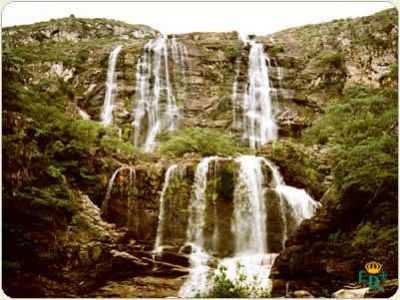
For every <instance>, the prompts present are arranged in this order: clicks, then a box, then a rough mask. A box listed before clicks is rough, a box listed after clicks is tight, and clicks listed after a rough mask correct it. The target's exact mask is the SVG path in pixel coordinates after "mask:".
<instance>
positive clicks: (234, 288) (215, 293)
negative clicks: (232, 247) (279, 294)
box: [206, 264, 271, 298]
mask: <svg viewBox="0 0 400 300" xmlns="http://www.w3.org/2000/svg"><path fill="white" fill-rule="evenodd" d="M242 268H243V267H242V266H241V265H240V264H238V265H237V273H236V278H235V279H234V280H231V279H229V278H228V275H227V273H226V271H227V269H226V267H224V266H220V267H219V269H218V270H217V272H216V274H215V275H214V277H213V287H212V289H211V291H210V292H209V294H208V295H207V296H206V298H269V297H270V296H271V295H270V293H269V290H267V289H265V288H262V287H260V286H259V284H258V282H257V278H254V283H253V284H249V283H247V282H246V281H247V276H246V275H245V274H244V273H243V269H242Z"/></svg>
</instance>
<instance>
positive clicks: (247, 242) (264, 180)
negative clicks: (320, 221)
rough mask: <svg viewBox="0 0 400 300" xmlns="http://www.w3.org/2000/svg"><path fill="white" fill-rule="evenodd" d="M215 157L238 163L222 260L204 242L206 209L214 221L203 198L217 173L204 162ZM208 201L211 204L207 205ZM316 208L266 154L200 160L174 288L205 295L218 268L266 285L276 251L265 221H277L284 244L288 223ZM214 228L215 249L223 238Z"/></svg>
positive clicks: (187, 294) (181, 293)
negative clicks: (228, 248)
mask: <svg viewBox="0 0 400 300" xmlns="http://www.w3.org/2000/svg"><path fill="white" fill-rule="evenodd" d="M219 160H230V161H234V162H235V164H237V166H238V171H237V175H236V177H235V178H236V179H235V187H234V191H233V212H232V223H231V232H232V234H233V237H234V251H233V253H232V255H231V256H223V257H222V258H217V257H215V256H214V255H213V253H215V250H216V249H209V248H210V246H209V244H208V243H205V227H206V226H208V224H206V213H207V212H209V213H212V214H213V218H214V219H216V218H218V214H217V211H216V210H217V206H216V205H215V203H211V204H210V201H208V202H207V197H206V195H207V181H208V178H207V177H208V176H216V175H217V173H216V172H211V173H210V172H208V170H209V164H210V162H212V161H214V162H217V161H219ZM267 170H268V176H267V173H266V172H267ZM267 191H268V192H267ZM208 192H209V191H208ZM213 192H215V191H213ZM213 201H214V200H213ZM217 201H218V200H217ZM272 204H274V205H275V206H271V207H273V209H274V210H271V209H272V208H271V207H270V208H269V209H268V207H267V206H268V205H272ZM209 205H214V207H212V209H210V207H208V206H209ZM318 206H319V203H317V202H315V201H314V200H313V199H312V198H311V197H310V196H309V195H308V194H307V193H306V192H305V191H304V190H301V189H297V188H294V187H291V186H288V185H286V184H285V183H284V181H283V178H282V176H281V175H280V173H279V170H278V168H277V167H276V166H275V165H274V164H273V163H272V162H270V161H268V160H266V159H265V158H262V157H256V156H250V155H243V156H239V157H237V158H235V159H232V158H220V157H215V156H214V157H208V158H204V159H203V160H202V161H201V162H200V163H199V164H198V166H197V168H196V172H195V182H194V184H193V197H192V200H191V205H190V208H189V212H190V214H189V224H188V229H187V243H188V244H190V245H191V247H192V252H191V255H190V262H191V271H190V274H189V276H188V278H187V280H186V281H185V283H184V285H183V286H182V287H181V289H180V291H179V296H180V297H194V296H198V295H200V296H204V295H207V293H208V292H209V290H210V289H211V288H212V277H213V274H215V272H216V271H215V270H216V269H217V268H218V266H224V267H225V268H226V274H227V276H228V278H229V279H231V280H232V281H235V280H236V279H237V276H238V272H240V273H241V274H242V275H245V277H246V279H245V281H246V284H249V285H252V286H255V287H258V288H263V289H269V288H270V284H271V282H270V280H269V273H270V270H271V268H272V265H273V262H274V260H275V258H276V257H277V255H278V253H276V252H277V251H276V252H275V253H274V252H271V250H270V249H273V247H272V245H269V244H268V241H269V238H270V237H271V235H274V234H275V231H271V230H272V229H270V228H269V227H268V224H269V221H268V219H269V218H273V219H275V220H278V219H279V218H281V219H282V225H280V227H279V230H280V232H281V233H280V234H279V235H278V237H279V239H280V242H281V245H282V247H283V246H284V242H285V240H286V238H287V236H288V234H289V233H291V231H290V230H289V229H292V228H289V226H288V224H294V225H293V226H294V227H296V226H298V225H299V224H300V222H301V221H303V220H304V219H307V218H311V217H312V216H313V215H314V213H315V211H316V209H317V208H318ZM275 207H276V208H275ZM275 209H277V210H275ZM270 214H271V215H270ZM275 222H276V221H275ZM293 226H292V227H293ZM275 230H276V229H275ZM218 231H219V228H218V226H214V227H213V238H212V241H213V242H212V246H211V248H215V245H216V244H217V241H215V239H220V238H224V237H222V236H219V234H218ZM208 234H209V233H208ZM211 265H212V266H214V267H211ZM215 266H217V267H215ZM253 296H255V295H253Z"/></svg>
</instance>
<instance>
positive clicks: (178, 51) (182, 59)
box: [170, 36, 188, 83]
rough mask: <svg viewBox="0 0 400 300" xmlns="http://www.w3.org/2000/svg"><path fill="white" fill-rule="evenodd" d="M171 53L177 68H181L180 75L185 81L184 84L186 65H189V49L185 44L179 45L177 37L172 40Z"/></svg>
mask: <svg viewBox="0 0 400 300" xmlns="http://www.w3.org/2000/svg"><path fill="white" fill-rule="evenodd" d="M170 44H171V53H172V59H173V61H174V63H175V65H176V66H178V67H179V69H180V73H181V76H182V79H183V83H186V71H185V68H186V64H187V56H188V55H187V48H186V46H185V45H184V44H182V43H178V42H177V41H176V37H175V36H173V37H172V39H171V43H170Z"/></svg>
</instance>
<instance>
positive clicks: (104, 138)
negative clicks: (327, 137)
mask: <svg viewBox="0 0 400 300" xmlns="http://www.w3.org/2000/svg"><path fill="white" fill-rule="evenodd" d="M158 35H159V33H158V31H156V30H154V29H152V28H149V27H147V26H143V25H129V24H125V23H122V22H118V21H111V20H104V19H93V20H91V19H78V18H74V17H73V16H71V17H70V18H66V19H60V20H52V21H49V22H44V23H38V24H34V25H29V26H18V27H12V28H6V29H4V31H3V50H4V55H3V78H5V81H4V87H3V95H4V98H3V99H4V101H3V103H4V106H3V130H4V131H3V139H4V140H5V147H4V149H3V151H4V152H3V154H5V156H6V160H5V164H4V165H5V167H6V170H7V172H6V174H5V176H4V178H3V186H6V187H8V188H7V189H6V190H3V193H4V199H5V204H4V206H3V210H4V212H5V216H6V218H5V220H4V222H5V224H6V226H4V227H5V229H4V230H5V231H4V236H5V237H6V239H7V241H9V244H8V246H7V247H6V250H5V254H4V255H5V259H6V260H7V268H6V272H7V274H8V275H7V279H6V280H5V281H4V286H5V289H6V291H7V293H8V294H9V295H12V296H26V295H29V296H61V295H65V296H72V295H88V294H90V293H91V292H92V291H93V290H96V289H97V288H98V287H99V286H100V285H101V284H103V283H104V281H105V280H107V279H110V278H111V279H115V278H119V279H120V278H127V277H129V276H133V275H134V276H136V275H138V274H141V276H142V275H146V276H149V277H144V278H145V279H144V281H145V282H144V283H143V282H136V281H135V280H134V281H135V282H134V283H133V284H134V285H135V284H137V285H138V286H141V285H143V284H144V285H146V284H154V285H155V286H157V284H159V285H160V286H165V291H164V292H163V293H162V295H165V296H171V295H174V294H175V293H176V290H177V286H179V284H181V280H180V279H179V278H178V279H176V278H177V277H178V276H180V275H182V274H186V273H187V269H186V267H187V265H188V263H187V257H186V256H185V255H181V254H179V255H177V253H176V252H177V248H179V247H178V246H181V244H182V241H183V239H184V237H185V234H186V232H185V230H186V227H187V214H188V212H187V207H188V203H187V201H188V199H189V198H190V194H191V188H190V187H191V185H192V183H193V176H194V168H195V166H196V165H197V163H198V161H199V160H200V158H201V153H202V151H201V150H202V149H194V150H193V151H192V152H198V153H192V154H186V155H185V156H183V155H181V156H178V157H175V158H174V160H173V161H171V159H170V157H169V156H168V155H165V154H164V153H162V152H161V151H155V152H154V153H151V154H143V153H141V152H140V151H139V150H138V149H134V148H133V147H132V144H133V138H134V130H133V127H132V122H133V121H134V113H135V111H134V106H135V104H136V102H137V94H138V87H137V83H138V82H137V78H138V77H137V70H138V62H139V59H140V58H141V57H142V56H143V54H144V52H145V50H144V49H145V45H146V44H147V43H148V42H149V40H151V39H153V38H155V37H156V36H158ZM397 35H398V26H397V14H396V12H395V11H394V10H389V11H385V12H382V13H378V14H376V15H373V16H369V17H364V18H358V19H354V20H351V19H349V20H338V21H333V22H330V23H326V24H321V25H309V26H305V27H301V28H294V29H289V30H286V31H282V32H278V33H275V34H272V35H270V36H263V37H255V40H257V41H258V42H260V43H262V45H263V47H264V50H265V52H266V53H267V54H268V58H269V59H268V67H269V77H270V83H271V85H272V101H273V103H274V107H275V118H276V120H277V125H278V127H279V136H280V137H281V139H280V140H279V141H278V142H274V143H270V144H267V145H265V146H264V147H262V148H261V149H258V150H257V154H258V155H260V156H263V157H266V158H268V159H270V160H272V161H273V162H275V163H276V164H277V165H278V166H279V168H280V171H281V173H282V174H283V176H284V178H285V181H286V182H287V183H288V184H290V185H293V186H296V187H298V188H304V189H305V190H306V191H307V192H308V193H309V194H311V195H312V196H313V197H314V198H315V199H316V200H321V202H322V203H323V209H321V211H320V212H319V213H318V214H317V216H316V217H314V218H313V219H311V220H309V221H305V222H304V223H303V224H302V226H301V227H300V229H299V230H298V231H297V232H296V233H295V234H293V236H291V237H290V238H289V240H288V241H287V243H286V249H284V250H283V252H282V253H281V255H280V256H279V257H278V259H277V260H276V263H275V267H274V270H273V273H272V276H273V278H275V288H274V290H275V293H276V294H277V295H281V294H282V292H283V290H282V287H283V286H284V285H285V283H286V282H288V281H290V284H291V285H292V287H293V289H304V287H306V288H307V289H308V290H309V291H310V292H312V293H314V294H315V295H327V294H328V295H329V294H330V293H331V292H333V291H334V290H335V289H338V288H340V287H341V286H343V284H344V283H347V282H351V281H355V275H354V273H355V272H356V271H357V270H358V269H360V268H362V266H361V263H362V262H363V260H361V259H353V260H351V259H347V258H346V259H345V258H343V257H339V258H338V257H336V256H335V255H334V253H331V252H329V251H328V250H329V243H328V242H329V241H331V240H332V236H331V234H332V233H335V229H336V228H337V227H338V226H339V227H341V226H342V225H343V227H346V228H347V231H351V230H352V229H354V228H356V227H357V225H359V224H360V222H362V216H358V215H355V214H354V211H355V210H357V208H358V207H364V206H363V203H362V199H363V197H364V196H365V195H363V194H362V193H359V192H358V191H356V192H354V193H353V194H351V193H350V194H345V195H342V194H341V193H340V192H339V191H337V188H338V187H337V186H336V185H335V183H334V180H333V175H332V173H331V170H332V167H333V166H332V158H331V157H330V155H331V154H330V152H329V151H328V149H327V148H328V147H327V146H326V145H319V144H316V145H313V146H307V145H304V144H303V140H302V135H303V132H304V130H305V129H306V128H309V127H311V126H312V125H313V124H314V123H315V122H316V121H317V120H318V119H319V117H320V116H321V115H323V114H324V112H325V111H326V110H327V107H328V106H329V105H331V104H332V103H336V102H340V101H344V97H343V95H344V93H345V91H346V90H347V89H348V88H351V87H352V86H355V85H364V86H369V87H371V88H377V89H380V88H382V89H383V88H390V89H395V88H397V73H396V74H394V72H397V69H395V68H396V66H397ZM172 39H174V40H175V41H176V42H177V43H178V44H180V45H184V46H185V48H186V52H185V55H184V62H181V65H180V66H178V65H177V63H176V62H175V61H174V59H173V56H172V53H170V56H169V59H168V62H169V64H168V65H169V67H168V72H169V75H170V82H171V90H172V93H173V96H174V97H175V99H176V102H177V105H178V107H179V108H180V115H181V118H180V119H179V121H178V128H192V127H201V128H207V129H210V130H215V131H216V132H218V134H220V133H221V134H223V133H225V134H226V133H229V135H230V136H231V137H232V138H234V139H235V141H237V143H238V144H240V146H243V147H245V146H246V145H245V143H244V142H243V141H241V137H242V132H241V131H240V130H239V129H238V128H235V126H234V113H233V111H234V109H235V107H233V102H232V93H233V88H234V85H235V82H236V87H237V89H236V91H237V97H238V98H239V99H242V98H243V95H244V93H245V85H246V82H247V78H248V74H247V70H248V63H249V62H248V57H249V50H250V49H249V47H248V46H246V45H245V44H244V43H243V42H242V41H241V40H240V39H239V36H238V34H237V33H236V32H231V33H190V34H182V35H175V36H172V35H171V36H170V37H169V41H172ZM117 45H120V46H122V50H121V52H120V54H119V56H118V59H117V63H116V78H115V82H116V84H117V86H118V92H117V94H116V96H115V98H114V111H113V117H114V119H113V125H112V126H110V127H109V128H103V127H102V126H99V125H98V124H97V123H98V121H100V114H101V110H102V107H103V101H104V97H105V93H106V77H107V65H108V60H109V55H110V52H111V51H112V49H114V48H115V47H116V46H117ZM169 50H170V51H171V48H169ZM82 111H83V112H86V113H87V115H88V117H89V118H90V120H92V121H93V122H89V121H88V123H85V122H86V121H83V120H82ZM237 113H238V114H240V111H238V112H237ZM164 135H168V134H167V133H165V132H162V133H161V134H160V139H161V140H162V139H163V138H165V136H164ZM246 151H251V150H249V149H247V150H246ZM199 153H200V154H199ZM217 154H219V153H217ZM172 162H177V163H179V164H180V165H185V166H186V167H185V170H186V171H185V172H186V173H185V176H184V179H182V180H179V181H178V182H175V183H172V184H173V185H174V184H175V185H176V187H175V188H174V189H172V190H174V191H176V195H170V197H171V198H173V199H174V201H172V202H169V204H168V205H170V206H171V207H174V208H175V210H176V211H175V213H174V214H171V215H170V216H167V219H170V220H177V219H179V220H180V221H179V222H178V224H179V225H178V226H177V227H175V228H172V227H171V228H169V227H168V226H167V228H166V232H165V235H166V237H167V239H169V244H170V245H171V249H170V252H167V253H166V255H165V257H163V258H162V261H161V262H159V263H155V262H154V261H152V260H151V255H150V252H149V251H150V250H152V247H153V244H154V240H155V235H156V231H157V224H158V215H159V209H160V207H159V197H160V193H161V190H162V185H163V181H164V176H165V172H166V169H167V167H168V166H169V165H170V164H171V163H172ZM121 165H126V166H130V167H131V168H132V169H133V170H134V176H133V178H131V177H130V175H129V174H130V173H129V170H128V171H126V172H125V171H124V172H121V173H119V174H118V175H117V176H116V179H115V182H114V185H113V189H112V190H111V192H110V195H109V201H110V203H109V209H108V210H107V211H106V212H103V214H102V217H103V219H105V220H106V221H108V222H110V223H114V224H116V225H110V224H108V223H105V222H104V221H103V220H102V219H100V215H99V214H100V212H99V211H98V208H99V207H101V206H102V204H103V201H104V199H105V198H106V191H107V188H108V184H109V180H110V177H111V175H112V173H113V172H114V171H115V170H116V169H117V168H118V167H120V166H121ZM229 170H230V167H229V166H224V167H222V168H221V170H220V172H222V173H224V174H225V173H226V174H228V175H229V174H231V173H232V172H230V171H229ZM228 175H226V176H227V177H226V176H225V177H224V178H225V179H226V181H224V180H222V181H221V182H213V183H210V184H215V185H216V186H219V189H220V190H219V193H218V195H217V197H219V198H218V199H222V200H221V203H225V204H221V205H226V209H228V210H229V204H226V203H228V202H229V201H230V200H231V197H230V196H229V195H227V192H226V191H229V190H230V188H232V187H229V182H230V181H229V178H230V177H229V176H228ZM228 177H229V178H228ZM227 182H228V183H227ZM61 187H62V188H61ZM228 194H229V193H228ZM172 196H174V197H172ZM132 197H133V198H134V199H135V201H133V202H130V200H129V199H131V198H132ZM365 197H367V196H365ZM378 198H379V199H383V198H385V194H382V195H380V196H379V197H378ZM353 200H354V201H353ZM224 201H225V202H224ZM93 203H95V204H96V205H97V206H95V205H94V204H93ZM365 211H367V212H368V213H367V215H368V214H370V215H371V218H372V216H373V212H372V209H371V205H370V206H367V207H366V208H365ZM350 216H351V217H350ZM349 217H350V218H351V219H352V222H350V221H348V219H349ZM219 219H220V222H229V220H225V219H224V218H223V216H221V218H219ZM20 220H27V221H26V222H20ZM28 220H29V222H28ZM364 221H365V220H364ZM31 223H33V224H35V225H34V226H33V227H31V225H30V224H31ZM339 224H340V225H339ZM330 236H331V237H330ZM329 237H330V238H329ZM48 245H51V247H48ZM226 248H227V249H229V245H228V246H227V247H226ZM225 250H226V249H225ZM225 250H224V249H221V251H225ZM27 251H29V252H32V251H33V253H34V254H33V255H34V257H35V258H37V263H36V264H35V263H33V264H32V263H31V261H32V259H26V257H25V256H26V253H27ZM226 251H228V250H226ZM317 258H318V259H317ZM391 259H392V258H389V259H388V261H385V265H390V267H388V269H389V270H390V272H391V274H390V275H391V276H392V277H395V275H396V270H397V268H396V267H395V262H396V263H397V260H396V261H393V259H392V260H391ZM45 264H47V265H48V266H49V267H48V269H47V268H42V266H43V265H45ZM125 264H129V266H131V268H130V270H129V271H127V270H126V268H125V267H124V265H125ZM51 266H53V267H51ZM94 266H96V271H93V272H92V275H91V277H90V278H89V279H86V275H85V274H87V272H88V271H89V270H93V267H94ZM112 268H117V272H116V273H118V274H117V275H115V274H114V275H112V274H111V270H112ZM163 272H164V273H163ZM55 273H59V274H60V275H59V276H54V274H55ZM160 274H168V276H170V277H175V279H173V281H168V282H161V281H162V280H164V279H160V278H157V277H152V276H159V275H160ZM316 274H317V275H316ZM168 276H167V277H168ZM300 277H301V278H303V280H299V278H300ZM155 278H156V279H155ZM304 278H306V279H304ZM20 280H24V281H26V282H29V284H27V286H26V289H24V290H23V289H20V285H19V284H18V283H17V282H18V281H20ZM65 280H67V282H68V284H62V282H63V281H65ZM174 280H176V282H175V281H174ZM333 281H334V282H333ZM332 282H333V283H332ZM128 284H131V283H128ZM115 289H116V287H114V286H113V285H112V284H110V283H109V284H108V285H106V287H104V288H103V289H102V290H101V291H100V292H99V293H98V294H96V293H94V294H90V295H103V296H104V295H105V296H110V295H115V294H113V293H116V292H115ZM117 289H118V288H117ZM138 290H139V291H138ZM138 290H135V291H134V292H140V289H138ZM143 293H144V294H143V295H150V296H157V294H154V291H143ZM117 294H118V293H117ZM119 295H121V294H119ZM122 295H124V294H122ZM129 295H130V296H132V295H131V294H128V296H129ZM160 295H161V294H160Z"/></svg>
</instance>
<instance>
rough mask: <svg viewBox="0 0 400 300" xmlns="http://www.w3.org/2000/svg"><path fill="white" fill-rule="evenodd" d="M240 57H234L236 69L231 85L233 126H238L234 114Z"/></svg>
mask: <svg viewBox="0 0 400 300" xmlns="http://www.w3.org/2000/svg"><path fill="white" fill-rule="evenodd" d="M240 63H241V61H240V58H238V59H236V70H235V77H234V79H233V85H232V119H233V123H232V127H233V128H235V129H236V128H238V127H239V124H238V120H237V116H236V110H237V108H238V100H239V99H238V79H239V74H240Z"/></svg>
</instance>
